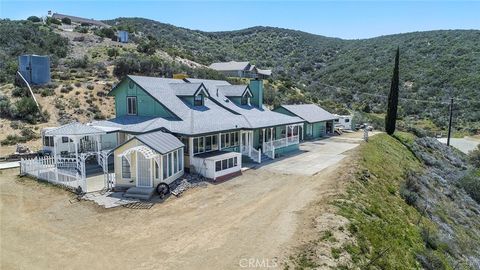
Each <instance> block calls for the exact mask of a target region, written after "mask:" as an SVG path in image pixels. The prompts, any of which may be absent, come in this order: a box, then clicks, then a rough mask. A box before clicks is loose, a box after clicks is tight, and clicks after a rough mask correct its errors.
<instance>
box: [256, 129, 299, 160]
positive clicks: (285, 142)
mask: <svg viewBox="0 0 480 270" xmlns="http://www.w3.org/2000/svg"><path fill="white" fill-rule="evenodd" d="M299 143H300V136H299V135H296V136H290V137H287V138H281V139H278V140H274V141H269V142H264V143H263V152H264V153H265V155H267V156H268V157H269V158H271V159H274V158H275V150H276V149H279V148H283V147H287V146H290V145H294V144H299Z"/></svg>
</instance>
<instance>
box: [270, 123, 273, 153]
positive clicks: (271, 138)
mask: <svg viewBox="0 0 480 270" xmlns="http://www.w3.org/2000/svg"><path fill="white" fill-rule="evenodd" d="M270 148H273V127H271V128H270Z"/></svg>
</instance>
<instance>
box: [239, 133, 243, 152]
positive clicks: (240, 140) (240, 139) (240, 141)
mask: <svg viewBox="0 0 480 270" xmlns="http://www.w3.org/2000/svg"><path fill="white" fill-rule="evenodd" d="M238 134H239V135H240V138H239V139H238V141H239V143H240V153H242V136H243V131H241V130H240V131H239V132H238Z"/></svg>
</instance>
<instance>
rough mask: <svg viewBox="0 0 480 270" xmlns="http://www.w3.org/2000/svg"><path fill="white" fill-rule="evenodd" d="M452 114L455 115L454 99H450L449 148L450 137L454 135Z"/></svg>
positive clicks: (448, 144)
mask: <svg viewBox="0 0 480 270" xmlns="http://www.w3.org/2000/svg"><path fill="white" fill-rule="evenodd" d="M452 114H453V98H450V120H449V122H448V138H447V146H450V136H451V135H452Z"/></svg>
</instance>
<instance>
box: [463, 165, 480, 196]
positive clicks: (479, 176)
mask: <svg viewBox="0 0 480 270" xmlns="http://www.w3.org/2000/svg"><path fill="white" fill-rule="evenodd" d="M460 186H461V187H462V188H463V189H464V190H465V191H466V192H467V193H468V195H470V197H472V199H474V200H475V201H477V202H478V203H480V170H479V171H477V172H470V173H468V174H467V175H466V176H465V177H464V178H462V179H461V180H460Z"/></svg>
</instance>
